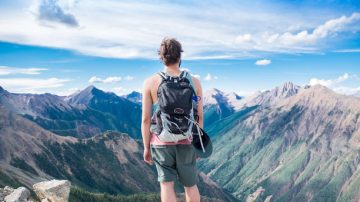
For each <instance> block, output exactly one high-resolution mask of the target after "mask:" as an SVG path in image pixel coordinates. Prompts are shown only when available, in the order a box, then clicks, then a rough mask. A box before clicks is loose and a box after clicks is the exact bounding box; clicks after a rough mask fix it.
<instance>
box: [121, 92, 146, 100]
mask: <svg viewBox="0 0 360 202" xmlns="http://www.w3.org/2000/svg"><path fill="white" fill-rule="evenodd" d="M123 97H125V98H126V99H128V100H130V101H132V102H135V103H141V99H142V94H141V93H140V92H137V91H133V92H131V93H129V94H127V95H124V96H123Z"/></svg>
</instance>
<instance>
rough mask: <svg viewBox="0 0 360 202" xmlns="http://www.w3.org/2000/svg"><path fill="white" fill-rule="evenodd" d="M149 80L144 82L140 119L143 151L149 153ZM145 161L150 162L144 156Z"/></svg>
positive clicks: (150, 106)
mask: <svg viewBox="0 0 360 202" xmlns="http://www.w3.org/2000/svg"><path fill="white" fill-rule="evenodd" d="M150 87H151V85H150V79H147V80H145V82H144V86H143V95H142V96H143V98H142V118H141V134H142V138H143V143H144V151H145V153H144V154H146V153H150V152H149V151H150V138H151V136H150V135H151V134H150V124H151V110H152V99H151V93H150V92H151V91H150ZM144 158H145V159H144V160H145V161H150V160H151V159H147V158H149V157H145V156H144Z"/></svg>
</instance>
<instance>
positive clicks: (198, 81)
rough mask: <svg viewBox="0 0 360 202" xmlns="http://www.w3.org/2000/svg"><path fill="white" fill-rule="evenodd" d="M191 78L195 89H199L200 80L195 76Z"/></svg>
mask: <svg viewBox="0 0 360 202" xmlns="http://www.w3.org/2000/svg"><path fill="white" fill-rule="evenodd" d="M191 78H192V80H193V82H194V85H195V87H196V88H200V87H201V84H200V80H199V79H198V78H197V77H195V76H191Z"/></svg>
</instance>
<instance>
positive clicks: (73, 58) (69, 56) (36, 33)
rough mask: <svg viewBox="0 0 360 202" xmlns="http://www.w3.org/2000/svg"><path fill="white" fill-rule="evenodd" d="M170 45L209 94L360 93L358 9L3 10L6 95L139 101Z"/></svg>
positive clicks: (0, 68)
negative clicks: (299, 89)
mask: <svg viewBox="0 0 360 202" xmlns="http://www.w3.org/2000/svg"><path fill="white" fill-rule="evenodd" d="M164 37H174V38H176V39H178V40H179V41H180V42H181V43H182V46H183V49H184V52H183V55H182V65H181V66H182V68H183V69H186V70H188V71H189V72H190V73H191V74H193V75H194V76H196V77H198V78H199V79H200V81H201V84H202V86H203V89H204V91H206V90H209V89H211V88H218V89H220V90H223V91H225V92H235V93H237V94H239V95H241V96H249V95H251V94H253V93H255V92H257V91H263V90H267V89H272V88H274V87H275V86H279V85H281V84H283V83H285V82H287V81H291V82H293V83H295V84H297V85H301V86H304V85H316V84H321V85H325V86H327V87H329V88H331V89H333V90H334V91H336V92H338V93H342V94H355V93H358V92H360V2H359V1H357V0H353V1H352V0H346V1H340V0H311V1H310V0H293V1H285V0H267V1H265V0H252V1H228V0H226V1H212V0H209V1H190V0H185V1H178V0H169V1H162V0H154V1H127V0H124V1H116V0H97V1H95V0H0V86H2V87H3V88H5V89H6V90H8V91H10V92H15V93H53V94H58V95H69V94H71V93H73V92H76V91H78V90H81V89H83V88H86V87H87V86H89V85H94V86H96V87H98V88H100V89H102V90H105V91H111V92H115V93H116V94H118V95H123V94H127V93H130V92H131V91H134V90H135V91H141V89H142V85H143V81H144V79H145V78H147V77H149V76H150V75H152V74H154V73H156V72H159V71H162V70H163V64H162V63H161V61H160V60H159V59H158V55H157V50H158V48H159V45H160V43H161V40H162V39H163V38H164Z"/></svg>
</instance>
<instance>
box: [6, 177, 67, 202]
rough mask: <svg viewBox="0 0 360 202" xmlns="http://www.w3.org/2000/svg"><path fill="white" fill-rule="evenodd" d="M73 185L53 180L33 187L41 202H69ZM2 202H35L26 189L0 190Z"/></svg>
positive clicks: (10, 188)
mask: <svg viewBox="0 0 360 202" xmlns="http://www.w3.org/2000/svg"><path fill="white" fill-rule="evenodd" d="M70 187H71V184H70V182H69V181H67V180H51V181H44V182H39V183H36V184H34V185H33V189H34V192H35V193H36V195H37V197H38V198H39V199H40V200H41V202H50V201H56V202H67V201H68V200H69V194H70ZM0 202H35V200H34V199H32V198H31V196H30V191H29V190H28V189H27V188H25V187H19V188H16V189H14V188H12V187H9V186H5V187H4V188H0Z"/></svg>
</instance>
